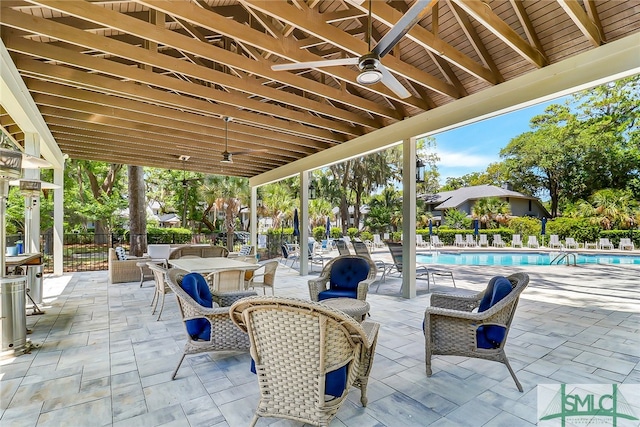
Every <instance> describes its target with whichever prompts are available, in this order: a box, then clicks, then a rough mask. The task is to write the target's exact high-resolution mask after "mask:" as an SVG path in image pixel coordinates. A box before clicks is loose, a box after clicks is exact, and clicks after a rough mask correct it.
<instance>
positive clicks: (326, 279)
mask: <svg viewBox="0 0 640 427" xmlns="http://www.w3.org/2000/svg"><path fill="white" fill-rule="evenodd" d="M376 274H377V268H376V265H375V264H374V262H373V261H372V260H371V258H366V257H362V256H359V255H340V256H337V257H335V258H334V259H332V260H331V261H329V262H328V263H327V265H325V266H324V268H323V269H322V272H321V273H320V276H319V277H318V278H317V279H311V280H309V282H308V283H309V297H310V298H311V301H322V300H325V299H329V298H356V299H359V300H366V299H367V292H369V285H370V284H372V283H373V282H375V280H376Z"/></svg>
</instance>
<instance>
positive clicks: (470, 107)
mask: <svg viewBox="0 0 640 427" xmlns="http://www.w3.org/2000/svg"><path fill="white" fill-rule="evenodd" d="M359 3H361V2H360V1H355V0H353V1H352V0H344V1H343V0H327V1H307V2H304V1H298V0H293V1H290V2H285V1H257V0H242V1H233V0H194V1H181V2H167V1H154V0H137V1H19V0H18V1H3V2H2V5H1V6H2V10H1V13H0V24H1V25H2V42H3V44H4V46H6V50H7V51H8V52H9V53H10V55H11V57H10V58H9V59H8V60H10V61H11V62H12V65H15V69H16V70H17V73H19V78H20V79H22V82H23V83H24V85H25V87H26V89H27V91H28V93H29V95H30V96H31V97H32V99H33V101H35V105H36V106H37V110H38V112H39V113H40V114H41V117H42V119H43V123H44V125H46V129H45V130H44V131H45V133H47V132H49V133H50V136H51V138H52V139H53V140H54V141H55V143H57V145H58V146H59V149H60V150H61V152H63V153H65V154H68V155H69V157H71V158H76V159H87V160H101V161H108V162H115V163H125V164H134V165H141V166H152V167H160V168H180V167H182V165H181V164H180V162H179V160H178V158H179V156H181V155H184V154H186V155H190V156H191V157H190V159H189V160H188V161H186V162H184V163H185V164H184V167H186V169H188V170H193V171H200V172H204V173H217V174H220V173H222V174H226V175H235V176H244V177H250V178H252V179H251V184H252V185H260V184H263V183H266V182H271V181H275V180H277V179H281V178H282V177H285V176H290V175H293V174H296V173H299V172H301V171H303V170H309V169H314V168H317V167H321V166H323V165H326V164H329V163H333V162H337V161H340V160H344V159H346V158H349V157H354V156H357V155H361V154H363V153H366V152H370V151H374V150H377V149H380V148H384V147H386V146H390V145H393V144H396V143H398V142H400V141H402V140H404V139H407V138H411V137H415V136H420V135H425V134H429V133H434V132H437V131H439V130H443V129H447V128H451V127H454V126H457V125H460V124H464V123H470V122H472V121H475V120H479V119H481V118H486V117H490V116H492V115H496V114H499V113H501V112H506V111H509V110H512V109H515V108H520V107H523V106H526V105H529V104H532V103H535V102H539V101H541V100H544V99H550V98H552V97H554V96H558V95H562V94H564V93H569V92H570V91H573V90H576V89H580V88H586V87H589V86H591V85H594V84H597V83H601V82H604V81H607V80H611V79H614V78H618V77H622V76H625V75H630V74H634V73H637V72H639V71H640V48H639V47H638V46H640V11H639V10H638V8H639V6H638V4H637V2H621V1H593V0H585V1H584V2H579V1H573V0H558V1H544V2H539V1H528V0H524V1H523V0H512V1H502V0H500V1H484V2H479V1H472V0H448V1H444V0H443V1H434V2H427V3H428V5H427V9H425V12H426V13H425V14H424V16H423V17H422V18H421V20H420V21H419V22H418V24H417V25H416V26H414V27H413V28H411V30H410V31H409V32H408V33H407V34H406V35H405V36H404V37H403V38H402V39H400V41H399V42H398V43H397V44H396V45H395V46H393V49H392V50H391V52H390V53H389V54H387V55H386V56H384V57H383V58H382V60H381V62H382V64H383V65H384V66H385V67H386V68H387V69H388V70H390V71H391V73H392V74H393V75H394V76H395V77H396V78H397V79H398V80H399V82H400V84H401V85H402V86H403V87H404V88H405V89H406V90H407V91H408V92H409V93H410V96H409V97H407V98H400V97H399V96H398V95H396V94H395V93H394V92H393V91H391V90H389V89H388V88H387V87H386V86H384V85H382V84H381V83H378V84H374V85H363V84H360V83H358V82H357V81H356V77H357V75H358V71H357V67H355V66H334V67H318V66H317V64H316V68H309V69H302V70H297V71H273V70H272V69H271V66H272V65H275V64H283V63H289V62H305V61H319V60H323V59H336V58H344V57H349V58H351V57H359V56H361V55H364V54H366V53H367V52H368V51H369V47H368V45H367V42H366V40H367V37H368V34H370V35H371V46H375V45H376V43H377V42H378V41H379V40H380V39H381V38H382V37H383V36H384V35H385V34H386V33H387V32H388V31H389V29H390V28H391V27H393V25H394V24H395V23H396V22H398V21H399V20H400V18H401V17H402V15H403V14H404V13H406V11H407V10H408V9H409V8H410V7H411V6H412V4H413V2H411V1H409V2H407V1H404V0H399V1H390V2H384V1H373V2H372V3H371V5H372V6H371V25H370V26H369V25H368V23H369V20H368V19H369V18H368V10H367V8H368V2H364V3H362V4H359ZM369 28H370V31H369ZM7 56H8V55H7ZM3 59H4V58H3ZM3 67H4V65H3ZM14 86H15V85H14ZM7 90H9V91H15V90H17V89H15V88H12V87H8V86H6V84H5V79H4V74H3V91H2V97H1V101H2V102H1V103H2V109H1V110H0V124H1V125H2V126H3V127H4V128H5V129H6V130H7V131H8V132H9V133H10V134H11V135H12V136H13V137H14V138H15V139H16V140H17V141H18V142H20V143H22V142H23V141H24V135H25V132H33V129H34V127H33V126H32V124H30V121H33V120H36V118H34V114H33V113H34V112H31V111H30V112H28V114H26V117H24V116H25V114H24V112H25V107H24V104H23V103H21V101H20V100H19V99H15V98H16V97H15V96H8V95H7V94H8V92H7ZM24 95H26V94H24ZM224 117H232V118H233V121H231V122H230V123H229V124H228V138H225V121H224V120H223V118H224ZM39 133H40V134H41V137H43V136H42V132H39ZM43 138H44V137H43ZM45 139H47V138H45ZM225 142H226V144H225ZM225 147H226V148H227V149H228V151H229V152H238V151H244V152H246V151H249V152H248V153H245V154H243V155H235V156H233V163H220V162H219V160H221V159H222V152H223V151H224V150H225ZM264 149H266V150H267V151H266V152H265V151H251V150H264ZM54 151H55V150H54ZM58 153H59V152H58ZM42 154H43V156H45V158H47V157H48V156H54V154H57V153H54V152H53V151H52V150H44V149H43V150H42ZM52 160H53V159H52ZM54 164H58V162H54Z"/></svg>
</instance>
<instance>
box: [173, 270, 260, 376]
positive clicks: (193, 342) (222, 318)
mask: <svg viewBox="0 0 640 427" xmlns="http://www.w3.org/2000/svg"><path fill="white" fill-rule="evenodd" d="M186 274H188V272H186V271H184V270H180V269H178V268H172V269H170V270H169V271H168V272H167V284H168V285H169V287H170V288H171V290H172V291H173V292H174V293H175V295H176V299H177V300H178V307H179V308H180V314H181V316H182V320H183V323H184V324H185V332H186V334H187V342H186V343H185V345H184V350H183V352H182V357H181V358H180V361H179V362H178V366H176V369H175V370H174V371H173V374H171V379H175V377H176V374H177V373H178V369H180V365H182V361H183V360H184V357H185V356H186V355H187V354H197V353H207V352H211V351H228V350H238V351H247V350H248V349H249V337H248V336H247V334H245V333H244V332H242V331H241V330H240V329H238V328H237V327H236V326H235V325H234V323H233V322H232V321H231V318H230V317H229V306H230V305H231V304H233V303H234V302H236V301H237V300H239V299H242V298H245V297H248V296H254V295H256V293H255V292H253V291H239V292H226V293H216V292H211V294H212V295H211V296H212V299H213V302H214V303H216V304H217V305H218V307H216V306H215V304H214V307H213V308H207V307H204V306H202V305H200V304H198V303H197V302H196V301H195V300H194V299H193V298H192V297H191V296H190V295H189V294H188V293H187V292H185V290H184V289H182V287H181V283H182V278H183V277H184V276H185V275H186ZM192 319H206V320H207V321H208V322H209V324H210V325H211V333H210V336H209V340H198V339H194V338H193V337H191V335H189V332H188V330H187V323H186V322H187V321H188V320H192Z"/></svg>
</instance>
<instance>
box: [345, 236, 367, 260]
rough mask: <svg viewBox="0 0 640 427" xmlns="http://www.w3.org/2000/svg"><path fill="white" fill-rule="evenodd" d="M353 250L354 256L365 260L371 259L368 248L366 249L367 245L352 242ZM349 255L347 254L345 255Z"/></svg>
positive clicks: (357, 241) (356, 241) (355, 241)
mask: <svg viewBox="0 0 640 427" xmlns="http://www.w3.org/2000/svg"><path fill="white" fill-rule="evenodd" d="M352 244H353V250H354V251H355V252H356V255H360V256H363V257H366V258H371V254H370V253H369V248H367V244H366V243H364V242H361V241H359V240H354V241H353V242H352ZM346 255H349V254H346Z"/></svg>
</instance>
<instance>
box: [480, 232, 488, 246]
mask: <svg viewBox="0 0 640 427" xmlns="http://www.w3.org/2000/svg"><path fill="white" fill-rule="evenodd" d="M478 238H479V239H480V240H479V241H478V246H480V247H483V246H487V247H488V246H489V242H488V241H487V235H486V234H480V235H479V236H478Z"/></svg>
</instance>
